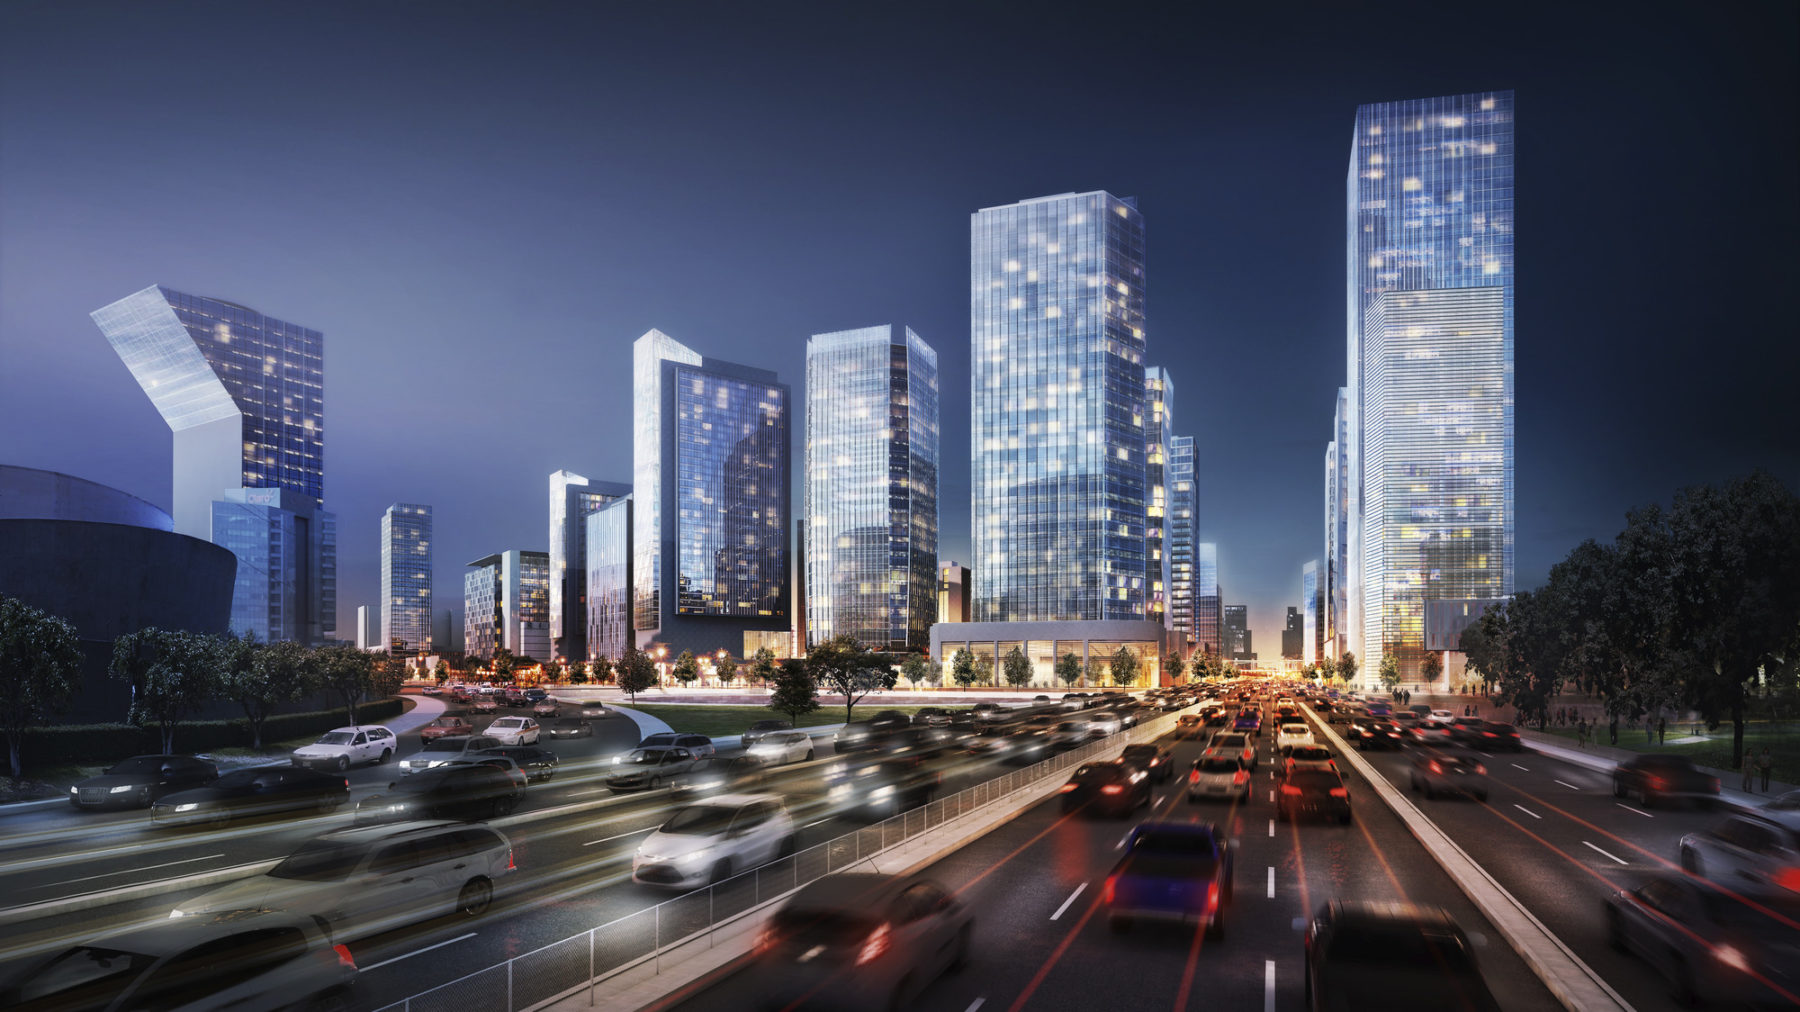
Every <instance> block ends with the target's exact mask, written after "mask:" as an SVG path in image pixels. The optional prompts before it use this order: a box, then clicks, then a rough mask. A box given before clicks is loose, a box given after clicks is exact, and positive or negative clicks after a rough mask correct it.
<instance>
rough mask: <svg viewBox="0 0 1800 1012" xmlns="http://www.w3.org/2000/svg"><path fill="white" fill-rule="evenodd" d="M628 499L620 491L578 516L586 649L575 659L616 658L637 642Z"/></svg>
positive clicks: (630, 501)
mask: <svg viewBox="0 0 1800 1012" xmlns="http://www.w3.org/2000/svg"><path fill="white" fill-rule="evenodd" d="M632 503H633V499H632V497H631V496H629V495H627V496H623V497H621V498H619V499H615V500H613V501H612V502H609V503H607V504H606V505H604V506H602V507H600V508H599V509H597V510H595V511H594V512H592V513H589V514H588V515H587V516H586V517H584V518H583V519H582V528H583V530H582V540H583V542H584V544H585V548H584V550H583V563H582V566H583V570H584V573H583V575H584V576H585V578H586V582H587V588H586V593H585V595H584V598H585V600H586V608H587V614H586V616H585V619H584V620H585V622H586V623H587V636H586V640H585V647H586V650H587V653H586V654H585V655H583V656H582V657H580V658H576V659H578V660H586V661H592V660H595V659H597V658H600V657H605V658H606V659H608V660H612V661H616V660H618V659H619V658H621V657H623V656H625V651H626V650H627V649H630V648H631V647H633V646H635V645H636V641H635V640H634V639H633V638H632V633H633V631H634V626H633V625H632V622H631V618H632V610H631V593H632V591H631V588H632V581H631V561H632V551H631V533H632V523H631V511H632Z"/></svg>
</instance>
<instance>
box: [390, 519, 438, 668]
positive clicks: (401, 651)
mask: <svg viewBox="0 0 1800 1012" xmlns="http://www.w3.org/2000/svg"><path fill="white" fill-rule="evenodd" d="M380 645H381V646H382V647H383V648H385V649H386V650H387V651H388V652H389V653H390V654H392V655H394V656H396V657H407V656H412V655H418V656H424V655H426V654H429V653H431V650H432V642H431V507H430V506H420V505H417V504H414V503H404V502H397V503H395V504H393V505H392V506H389V507H388V508H387V511H386V512H385V513H383V514H381V639H380Z"/></svg>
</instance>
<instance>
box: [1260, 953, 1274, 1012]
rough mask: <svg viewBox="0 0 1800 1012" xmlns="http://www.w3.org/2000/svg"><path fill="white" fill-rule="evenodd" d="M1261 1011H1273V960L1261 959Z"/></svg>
mask: <svg viewBox="0 0 1800 1012" xmlns="http://www.w3.org/2000/svg"><path fill="white" fill-rule="evenodd" d="M1263 1012H1275V961H1274V960H1273V959H1265V960H1263Z"/></svg>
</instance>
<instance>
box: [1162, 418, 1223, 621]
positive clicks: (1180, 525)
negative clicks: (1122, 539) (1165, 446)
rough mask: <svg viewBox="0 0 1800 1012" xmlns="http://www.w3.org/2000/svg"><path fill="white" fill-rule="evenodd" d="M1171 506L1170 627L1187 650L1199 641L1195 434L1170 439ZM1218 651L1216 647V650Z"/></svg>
mask: <svg viewBox="0 0 1800 1012" xmlns="http://www.w3.org/2000/svg"><path fill="white" fill-rule="evenodd" d="M1168 483H1169V509H1168V517H1167V522H1166V523H1165V524H1164V526H1165V527H1166V528H1167V531H1168V533H1167V536H1166V547H1167V554H1168V556H1169V628H1170V629H1171V630H1172V631H1173V632H1174V633H1175V637H1176V646H1177V648H1179V649H1180V650H1182V651H1183V652H1184V653H1185V652H1187V651H1190V650H1192V649H1194V647H1195V645H1196V644H1197V643H1198V642H1199V624H1198V622H1199V618H1198V617H1199V595H1198V587H1199V583H1198V580H1199V573H1198V568H1197V567H1198V559H1197V549H1198V546H1199V534H1200V525H1199V516H1200V509H1199V505H1200V496H1199V485H1198V484H1197V483H1196V481H1195V480H1194V437H1192V436H1173V437H1171V438H1170V439H1169V466H1168ZM1215 652H1216V651H1215Z"/></svg>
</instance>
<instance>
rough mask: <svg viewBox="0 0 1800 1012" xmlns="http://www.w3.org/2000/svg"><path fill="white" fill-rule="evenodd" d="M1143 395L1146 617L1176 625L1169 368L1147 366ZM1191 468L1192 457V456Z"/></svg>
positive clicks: (1172, 410)
mask: <svg viewBox="0 0 1800 1012" xmlns="http://www.w3.org/2000/svg"><path fill="white" fill-rule="evenodd" d="M1144 399H1145V402H1146V403H1147V404H1148V405H1149V408H1150V414H1149V415H1148V416H1147V417H1146V419H1145V422H1144V486H1145V488H1147V489H1148V490H1149V491H1148V495H1147V498H1146V500H1145V511H1144V581H1145V584H1144V603H1145V609H1146V610H1145V616H1144V617H1145V618H1148V619H1150V620H1151V621H1153V622H1161V623H1162V624H1163V626H1164V628H1173V625H1172V624H1171V620H1170V618H1169V581H1170V579H1171V576H1170V568H1169V549H1168V527H1169V444H1170V442H1172V441H1173V440H1174V438H1175V429H1174V426H1175V384H1174V383H1173V382H1171V381H1170V379H1169V372H1168V370H1167V369H1162V368H1160V367H1157V366H1150V367H1148V368H1146V369H1145V370H1144ZM1192 451H1193V446H1192V441H1191V440H1190V441H1189V453H1190V455H1191V454H1192ZM1189 465H1190V466H1189V471H1190V473H1191V472H1192V460H1191V459H1190V460H1189Z"/></svg>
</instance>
